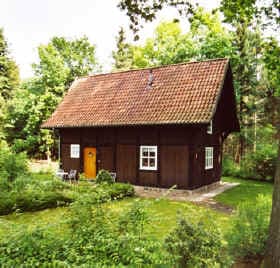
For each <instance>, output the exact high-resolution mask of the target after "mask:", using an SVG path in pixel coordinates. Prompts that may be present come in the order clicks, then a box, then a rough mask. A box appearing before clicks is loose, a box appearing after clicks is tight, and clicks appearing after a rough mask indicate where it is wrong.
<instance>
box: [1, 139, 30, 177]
mask: <svg viewBox="0 0 280 268" xmlns="http://www.w3.org/2000/svg"><path fill="white" fill-rule="evenodd" d="M26 173H27V157H26V155H25V154H24V153H19V154H15V153H13V152H12V151H11V150H10V148H9V147H8V146H7V144H6V143H5V142H3V141H0V180H8V181H12V180H15V179H16V178H17V177H19V176H22V175H24V174H26Z"/></svg>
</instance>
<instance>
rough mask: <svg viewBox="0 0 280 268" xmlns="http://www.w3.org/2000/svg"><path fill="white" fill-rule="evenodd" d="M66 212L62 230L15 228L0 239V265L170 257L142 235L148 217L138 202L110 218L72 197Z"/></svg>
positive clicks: (121, 262) (112, 263)
mask: <svg viewBox="0 0 280 268" xmlns="http://www.w3.org/2000/svg"><path fill="white" fill-rule="evenodd" d="M70 212H71V213H70V215H69V218H68V220H67V221H66V224H67V225H68V228H69V229H70V232H67V233H66V234H61V235H60V236H54V235H53V234H52V233H50V232H48V231H47V230H43V229H37V230H35V231H32V232H30V231H28V230H26V229H21V230H18V231H17V232H16V233H15V235H14V236H13V237H8V238H7V239H6V240H5V241H2V242H0V266H1V267H2V266H3V265H4V266H5V265H8V266H9V267H17V266H30V267H42V266H43V265H46V266H47V267H69V266H70V267H79V266H82V267H116V266H118V267H124V266H133V265H138V266H139V265H141V264H145V265H149V264H150V265H152V264H167V263H168V261H169V259H170V258H169V257H168V256H167V255H166V253H165V252H164V250H163V248H162V245H161V243H160V242H159V241H155V240H154V239H152V238H150V237H149V236H146V235H145V234H144V228H143V224H144V223H147V221H148V217H147V214H146V211H145V208H144V207H142V206H141V204H140V203H139V202H136V203H135V204H134V205H133V206H132V207H131V208H130V209H129V210H128V211H127V212H122V214H121V215H120V217H116V216H115V215H112V214H110V212H109V211H108V210H105V209H104V207H102V206H98V205H95V206H92V203H91V199H88V196H87V197H86V198H84V199H80V200H78V201H77V202H74V203H73V204H72V205H71V211H70ZM112 219H113V220H112ZM124 223H125V224H124ZM55 265H56V266H55Z"/></svg>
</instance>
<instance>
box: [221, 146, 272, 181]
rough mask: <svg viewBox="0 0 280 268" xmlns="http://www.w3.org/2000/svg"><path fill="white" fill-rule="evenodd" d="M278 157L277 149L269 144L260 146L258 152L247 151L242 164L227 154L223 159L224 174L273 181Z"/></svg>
mask: <svg viewBox="0 0 280 268" xmlns="http://www.w3.org/2000/svg"><path fill="white" fill-rule="evenodd" d="M276 159H277V152H276V149H275V148H273V145H268V144H266V145H265V146H263V147H258V148H257V151H256V152H251V153H247V154H246V155H245V157H244V159H243V160H242V162H241V165H240V166H239V165H238V164H237V163H235V162H234V161H233V159H232V158H230V157H228V156H226V157H225V158H224V160H223V175H224V176H233V177H239V178H242V179H255V180H267V181H272V180H273V177H274V171H275V166H276Z"/></svg>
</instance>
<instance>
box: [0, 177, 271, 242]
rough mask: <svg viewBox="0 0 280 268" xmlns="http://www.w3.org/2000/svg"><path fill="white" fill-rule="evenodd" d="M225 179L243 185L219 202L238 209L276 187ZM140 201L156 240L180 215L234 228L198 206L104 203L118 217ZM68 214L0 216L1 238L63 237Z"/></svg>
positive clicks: (159, 202) (158, 201)
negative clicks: (24, 233)
mask: <svg viewBox="0 0 280 268" xmlns="http://www.w3.org/2000/svg"><path fill="white" fill-rule="evenodd" d="M43 177H44V175H42V179H43ZM223 180H224V181H228V182H239V183H240V185H239V186H237V187H234V188H232V189H230V190H228V191H226V192H224V193H222V194H220V195H218V196H216V197H215V200H216V201H218V202H220V203H223V204H226V205H229V206H232V207H237V206H238V205H239V204H240V203H242V202H245V201H251V202H254V201H255V200H256V198H257V196H258V195H259V194H263V195H265V196H267V197H268V198H271V194H272V188H273V185H272V184H270V183H266V182H257V181H251V180H241V179H235V178H228V177H227V178H223ZM136 200H139V202H143V203H144V204H145V206H146V209H147V213H148V215H149V216H150V220H151V222H150V224H147V225H146V226H145V231H146V232H147V233H148V234H150V235H152V236H154V237H155V238H159V239H164V238H165V236H166V235H167V234H168V233H169V232H170V231H171V230H172V228H174V226H175V224H176V219H177V214H178V212H180V213H181V214H183V215H186V216H189V217H192V218H193V217H197V218H200V217H204V219H205V220H207V218H209V217H213V218H214V219H215V221H216V222H217V226H219V227H220V229H221V230H222V232H225V231H226V230H227V228H228V227H229V226H230V222H231V215H228V214H224V213H221V212H217V211H214V210H212V209H207V208H205V207H202V206H197V205H195V204H192V203H190V202H183V201H170V200H166V199H144V198H141V199H140V198H126V199H124V200H121V201H114V202H110V203H107V204H104V206H106V209H107V208H108V209H111V211H112V213H113V215H115V217H117V216H118V215H119V213H120V212H121V211H123V210H127V209H128V208H129V207H130V206H131V205H132V203H133V202H134V201H136ZM68 212H69V208H68V207H63V208H55V209H46V210H43V211H39V212H33V213H21V214H11V215H8V216H2V217H0V238H1V237H2V238H3V237H4V236H6V235H11V234H12V233H13V231H14V230H15V229H16V228H30V229H32V228H37V227H47V228H50V229H51V230H53V231H54V232H58V235H59V233H61V232H62V233H63V232H66V231H67V230H66V229H65V224H64V222H65V220H66V219H67V213H68Z"/></svg>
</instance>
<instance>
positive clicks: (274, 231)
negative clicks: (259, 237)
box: [264, 139, 280, 268]
mask: <svg viewBox="0 0 280 268" xmlns="http://www.w3.org/2000/svg"><path fill="white" fill-rule="evenodd" d="M278 143H279V144H278V157H277V162H276V171H275V177H274V190H273V198H272V211H271V219H270V227H269V239H268V244H267V252H266V255H267V256H266V259H265V261H264V267H265V268H268V267H269V268H279V267H280V139H278Z"/></svg>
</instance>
